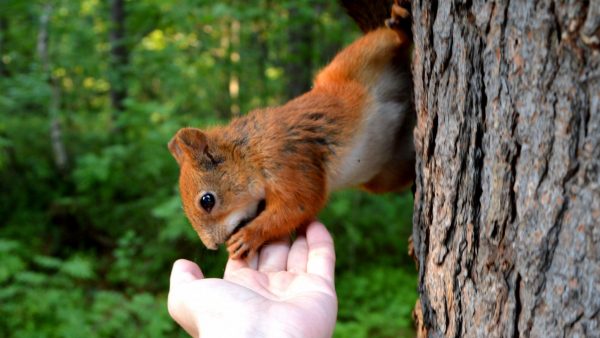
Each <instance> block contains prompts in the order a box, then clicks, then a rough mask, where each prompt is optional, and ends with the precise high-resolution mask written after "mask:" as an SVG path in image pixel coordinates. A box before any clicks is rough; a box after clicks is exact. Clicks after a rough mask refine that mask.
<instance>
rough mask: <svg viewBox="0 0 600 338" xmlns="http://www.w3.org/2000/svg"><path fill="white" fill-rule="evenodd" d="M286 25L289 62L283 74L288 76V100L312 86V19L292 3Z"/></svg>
mask: <svg viewBox="0 0 600 338" xmlns="http://www.w3.org/2000/svg"><path fill="white" fill-rule="evenodd" d="M289 17H290V18H291V19H290V22H289V25H288V46H289V47H288V48H289V50H288V53H289V54H290V58H289V62H288V63H287V64H286V66H285V73H286V74H289V76H288V77H287V78H288V83H287V86H286V89H287V90H286V92H287V93H286V96H287V98H288V99H292V98H295V97H297V96H299V95H301V94H303V93H306V92H307V91H309V90H310V86H311V84H312V75H313V74H312V67H313V66H312V57H311V56H312V55H311V53H310V51H311V49H312V45H313V34H312V32H313V30H312V28H313V22H312V18H310V17H307V16H306V15H302V14H301V13H300V11H299V9H298V7H296V5H295V4H294V3H293V2H292V3H290V9H289Z"/></svg>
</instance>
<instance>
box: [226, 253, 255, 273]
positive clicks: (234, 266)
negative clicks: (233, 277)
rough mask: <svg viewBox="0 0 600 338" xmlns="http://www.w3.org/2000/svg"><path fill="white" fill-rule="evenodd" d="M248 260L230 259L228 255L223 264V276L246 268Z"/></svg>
mask: <svg viewBox="0 0 600 338" xmlns="http://www.w3.org/2000/svg"><path fill="white" fill-rule="evenodd" d="M248 267H249V266H248V260H246V259H241V258H238V259H232V258H231V257H229V259H228V260H227V264H226V265H225V276H227V275H229V274H231V273H233V272H235V271H237V270H240V269H244V268H248Z"/></svg>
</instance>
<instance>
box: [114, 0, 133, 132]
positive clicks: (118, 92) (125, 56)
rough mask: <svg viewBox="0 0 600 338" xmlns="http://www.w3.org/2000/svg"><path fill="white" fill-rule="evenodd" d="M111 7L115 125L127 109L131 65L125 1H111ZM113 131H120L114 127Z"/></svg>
mask: <svg viewBox="0 0 600 338" xmlns="http://www.w3.org/2000/svg"><path fill="white" fill-rule="evenodd" d="M110 4H111V6H110V19H111V28H110V60H111V62H110V68H111V70H112V71H111V73H110V74H111V81H110V102H111V105H112V109H113V123H114V121H115V120H116V116H118V115H119V114H120V113H121V112H122V111H123V110H124V108H125V106H124V102H125V99H126V98H127V80H126V71H127V66H128V64H129V49H128V47H127V37H126V32H125V20H126V17H127V14H126V8H125V0H111V3H110ZM113 128H114V129H113V130H118V128H117V127H116V126H113Z"/></svg>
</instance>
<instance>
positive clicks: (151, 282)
mask: <svg viewBox="0 0 600 338" xmlns="http://www.w3.org/2000/svg"><path fill="white" fill-rule="evenodd" d="M359 35H360V33H359V31H358V29H357V28H356V27H355V25H354V23H353V22H352V21H351V20H350V19H349V18H348V17H347V16H346V15H345V13H344V12H343V11H342V10H341V9H340V8H339V7H338V5H337V3H336V1H334V0H329V1H327V0H312V1H307V0H296V1H287V0H286V1H275V0H249V1H229V0H227V1H225V0H224V1H193V0H173V1H163V0H144V1H141V0H137V1H134V0H110V1H100V0H79V1H72V0H62V1H60V0H58V1H46V2H44V1H38V0H29V1H23V0H0V192H1V193H0V336H2V337H163V336H169V337H171V336H182V337H183V336H185V334H184V332H183V331H182V330H180V329H179V328H178V327H176V325H175V324H174V323H173V322H172V321H171V319H170V318H169V316H168V313H167V309H166V295H167V289H168V278H169V273H170V268H171V264H172V262H173V261H174V260H175V259H177V258H181V257H183V258H188V259H192V260H195V261H196V262H198V263H199V264H200V265H201V267H202V268H203V270H204V271H205V272H206V274H207V275H209V276H220V275H221V274H222V272H223V267H224V262H225V252H224V250H223V249H221V250H220V251H219V252H210V251H206V250H205V249H204V248H203V247H202V245H201V243H200V241H199V240H198V238H197V236H196V234H195V233H194V231H193V230H192V228H191V227H190V226H189V224H188V221H187V220H186V218H185V216H184V214H183V211H182V209H181V206H180V200H179V196H178V192H177V184H176V182H177V176H178V168H177V165H176V163H175V161H174V160H173V158H172V157H171V155H170V154H169V152H168V151H167V147H166V143H167V141H168V140H169V139H170V137H171V136H172V135H173V134H174V132H175V131H176V130H177V129H178V128H180V127H182V126H207V125H212V124H216V123H220V122H224V121H227V120H228V119H229V118H231V117H232V116H236V115H238V114H243V113H245V112H247V111H249V110H252V109H253V108H256V107H261V106H266V105H274V104H279V103H282V102H285V100H287V99H289V98H291V97H294V96H296V95H298V94H300V93H301V92H303V91H305V90H307V89H308V88H309V87H310V79H311V78H312V76H313V75H314V73H315V72H316V71H317V70H318V69H319V68H320V67H322V66H323V65H325V64H326V63H327V62H328V61H329V60H331V58H332V57H333V55H334V54H335V52H336V51H338V50H339V49H340V48H341V47H342V46H344V45H345V44H347V43H348V42H350V41H352V40H353V39H354V38H356V37H357V36H359ZM411 213H412V197H411V195H410V193H407V194H404V195H384V196H372V195H368V194H366V193H362V192H357V191H345V192H341V193H337V194H334V196H332V198H331V201H330V203H329V206H328V207H327V209H326V210H324V211H323V212H322V213H321V216H320V217H321V219H322V220H323V222H324V223H325V224H326V225H327V226H328V228H329V229H330V230H331V232H332V233H333V236H334V239H335V242H336V251H337V257H338V261H337V265H336V269H337V280H336V284H337V291H338V296H339V316H338V324H337V326H336V331H335V334H336V336H338V337H399V336H412V335H413V329H412V323H411V319H410V313H411V311H412V308H413V306H414V303H415V300H416V298H417V294H416V271H415V268H414V264H413V263H412V261H411V260H410V259H409V257H408V255H407V252H406V251H407V239H408V236H409V234H410V232H411Z"/></svg>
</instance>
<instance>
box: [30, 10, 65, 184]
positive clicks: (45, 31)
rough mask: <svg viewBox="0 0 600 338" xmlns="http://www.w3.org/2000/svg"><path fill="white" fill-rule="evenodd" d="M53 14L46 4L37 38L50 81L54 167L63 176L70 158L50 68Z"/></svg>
mask: <svg viewBox="0 0 600 338" xmlns="http://www.w3.org/2000/svg"><path fill="white" fill-rule="evenodd" d="M51 14H52V5H51V4H50V3H46V4H45V5H44V9H43V11H42V14H41V15H40V21H39V24H40V27H39V31H38V36H37V46H36V49H37V53H38V58H39V60H40V64H41V66H42V72H43V74H44V75H45V76H46V77H47V79H48V86H49V88H50V92H51V95H50V100H49V102H48V116H49V125H50V127H49V129H50V143H51V145H52V155H53V157H54V165H55V166H56V168H57V169H58V171H59V172H60V173H61V174H64V173H65V171H66V169H67V164H68V158H67V150H66V148H65V144H64V142H63V136H62V126H61V124H60V88H59V85H58V84H57V80H56V79H55V78H54V75H53V74H52V67H51V66H50V56H49V52H48V42H49V26H50V16H51Z"/></svg>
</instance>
